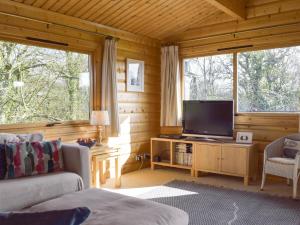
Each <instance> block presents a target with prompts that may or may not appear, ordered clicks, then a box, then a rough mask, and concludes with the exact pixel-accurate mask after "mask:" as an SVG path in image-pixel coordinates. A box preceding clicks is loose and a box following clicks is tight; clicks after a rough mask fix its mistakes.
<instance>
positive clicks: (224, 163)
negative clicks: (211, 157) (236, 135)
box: [221, 146, 248, 176]
mask: <svg viewBox="0 0 300 225" xmlns="http://www.w3.org/2000/svg"><path fill="white" fill-rule="evenodd" d="M247 154H248V149H247V148H239V147H234V146H222V156H221V159H222V160H221V172H224V173H230V174H235V175H241V176H243V175H245V174H246V170H247V166H248V161H247V159H248V157H247Z"/></svg>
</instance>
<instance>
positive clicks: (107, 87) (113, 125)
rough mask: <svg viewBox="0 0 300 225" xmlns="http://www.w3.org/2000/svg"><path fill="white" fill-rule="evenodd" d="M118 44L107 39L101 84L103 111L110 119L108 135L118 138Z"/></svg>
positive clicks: (111, 39) (113, 40)
mask: <svg viewBox="0 0 300 225" xmlns="http://www.w3.org/2000/svg"><path fill="white" fill-rule="evenodd" d="M116 64H117V42H116V40H115V39H113V38H110V39H105V43H104V52H103V62H102V82H101V110H107V111H108V113H109V119H110V128H109V129H108V130H107V135H109V136H118V135H119V130H120V125H119V108H118V96H117V77H116V76H117V73H116Z"/></svg>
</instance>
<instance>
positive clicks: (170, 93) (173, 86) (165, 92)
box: [160, 46, 181, 126]
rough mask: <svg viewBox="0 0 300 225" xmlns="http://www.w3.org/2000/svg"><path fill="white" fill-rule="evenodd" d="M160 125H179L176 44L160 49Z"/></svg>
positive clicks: (178, 77) (179, 98) (179, 99)
mask: <svg viewBox="0 0 300 225" xmlns="http://www.w3.org/2000/svg"><path fill="white" fill-rule="evenodd" d="M161 77H162V83H161V115H160V125H161V126H181V94H180V90H181V88H180V86H181V85H180V83H181V82H180V73H179V59H178V46H167V47H162V49H161Z"/></svg>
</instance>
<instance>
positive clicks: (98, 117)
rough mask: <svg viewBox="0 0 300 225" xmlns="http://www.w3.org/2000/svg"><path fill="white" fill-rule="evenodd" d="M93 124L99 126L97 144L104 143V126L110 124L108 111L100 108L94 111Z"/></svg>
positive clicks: (91, 122)
mask: <svg viewBox="0 0 300 225" xmlns="http://www.w3.org/2000/svg"><path fill="white" fill-rule="evenodd" d="M90 124H91V125H94V126H97V132H98V135H97V144H96V145H98V146H101V145H102V143H101V142H102V131H103V129H102V127H103V126H108V125H110V123H109V116H108V111H105V110H100V111H92V115H91V121H90Z"/></svg>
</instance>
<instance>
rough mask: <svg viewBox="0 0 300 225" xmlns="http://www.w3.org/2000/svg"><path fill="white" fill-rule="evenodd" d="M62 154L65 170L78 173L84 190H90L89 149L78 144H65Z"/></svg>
mask: <svg viewBox="0 0 300 225" xmlns="http://www.w3.org/2000/svg"><path fill="white" fill-rule="evenodd" d="M62 154H63V161H64V168H65V170H66V171H68V172H73V173H77V174H78V175H79V176H81V178H82V180H83V184H84V188H89V187H90V180H91V177H90V176H91V175H90V168H91V166H90V151H89V148H88V147H85V146H80V145H78V144H63V145H62Z"/></svg>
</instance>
